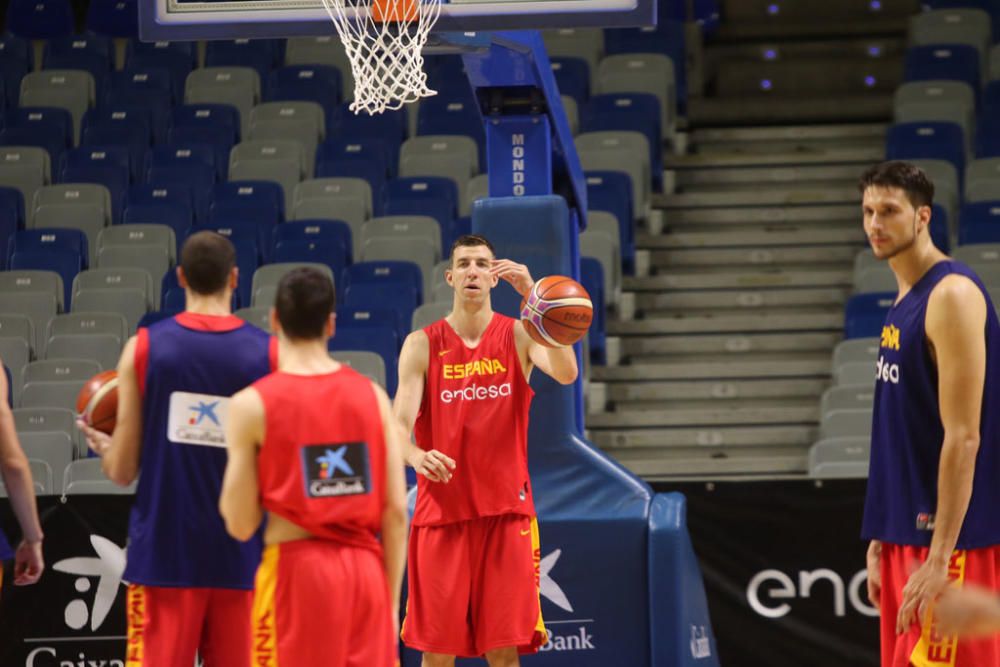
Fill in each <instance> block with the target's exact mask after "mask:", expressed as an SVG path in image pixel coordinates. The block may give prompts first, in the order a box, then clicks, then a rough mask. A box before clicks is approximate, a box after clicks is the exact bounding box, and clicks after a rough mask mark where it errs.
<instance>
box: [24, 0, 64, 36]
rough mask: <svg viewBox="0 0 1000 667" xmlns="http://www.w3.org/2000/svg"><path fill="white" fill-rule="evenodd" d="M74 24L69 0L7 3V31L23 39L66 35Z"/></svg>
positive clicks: (32, 0) (25, 0)
mask: <svg viewBox="0 0 1000 667" xmlns="http://www.w3.org/2000/svg"><path fill="white" fill-rule="evenodd" d="M75 24H76V20H75V19H74V18H73V6H72V4H71V3H70V0H10V2H9V3H8V5H7V32H9V33H11V34H13V35H16V36H18V37H22V38H24V39H52V38H56V37H68V36H69V35H72V34H73V30H74V28H75Z"/></svg>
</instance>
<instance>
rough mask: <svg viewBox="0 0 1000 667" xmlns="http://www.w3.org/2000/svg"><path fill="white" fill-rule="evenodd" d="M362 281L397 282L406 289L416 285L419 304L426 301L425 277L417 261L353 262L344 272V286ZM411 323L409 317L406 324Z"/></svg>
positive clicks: (358, 283)
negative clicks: (424, 291)
mask: <svg viewBox="0 0 1000 667" xmlns="http://www.w3.org/2000/svg"><path fill="white" fill-rule="evenodd" d="M362 283H382V284H385V283H395V284H397V285H402V286H403V288H404V289H406V288H407V287H414V288H415V289H416V299H417V305H418V306H419V305H420V304H421V303H423V302H424V294H423V284H424V277H423V273H421V271H420V267H419V266H418V265H417V264H416V263H415V262H406V261H388V260H386V261H377V262H358V263H356V264H352V265H351V266H350V267H348V269H347V271H345V272H344V287H345V288H346V287H348V286H351V285H360V284H362ZM409 324H410V320H409V319H407V320H406V326H407V327H408V326H409Z"/></svg>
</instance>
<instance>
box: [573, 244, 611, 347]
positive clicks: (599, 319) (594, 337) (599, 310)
mask: <svg viewBox="0 0 1000 667" xmlns="http://www.w3.org/2000/svg"><path fill="white" fill-rule="evenodd" d="M580 284H581V285H583V288H584V289H585V290H587V294H589V295H590V302H591V303H592V304H594V319H593V321H592V322H591V323H590V331H589V332H588V337H589V346H590V350H589V353H590V360H591V361H592V362H594V363H595V364H603V363H606V362H607V358H608V357H607V337H606V336H605V326H606V325H605V294H604V269H603V268H602V267H601V262H600V261H599V260H598V259H596V258H594V257H581V258H580Z"/></svg>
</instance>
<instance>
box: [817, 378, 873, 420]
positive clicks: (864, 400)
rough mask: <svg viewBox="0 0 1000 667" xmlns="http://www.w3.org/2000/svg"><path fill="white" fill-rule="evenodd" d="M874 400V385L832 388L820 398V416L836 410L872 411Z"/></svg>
mask: <svg viewBox="0 0 1000 667" xmlns="http://www.w3.org/2000/svg"><path fill="white" fill-rule="evenodd" d="M874 400H875V385H874V383H869V384H858V385H846V386H843V387H830V388H829V389H827V390H826V391H825V392H823V396H822V397H821V398H820V401H819V414H820V417H822V416H823V415H827V414H829V413H831V412H833V411H834V410H871V409H872V402H873V401H874Z"/></svg>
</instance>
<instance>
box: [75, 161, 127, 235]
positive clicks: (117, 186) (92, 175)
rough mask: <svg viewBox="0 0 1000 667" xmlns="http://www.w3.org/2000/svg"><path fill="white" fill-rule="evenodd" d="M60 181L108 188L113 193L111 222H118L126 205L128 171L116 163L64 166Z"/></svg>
mask: <svg viewBox="0 0 1000 667" xmlns="http://www.w3.org/2000/svg"><path fill="white" fill-rule="evenodd" d="M59 182H60V183H97V184H99V185H103V186H104V187H106V188H107V189H108V193H109V194H110V195H111V222H112V224H118V223H119V222H121V219H122V210H123V209H124V207H125V193H126V192H128V187H129V178H128V171H126V170H125V169H122V168H121V167H119V166H117V165H114V164H107V165H104V166H89V167H69V166H67V167H63V169H62V171H61V172H60V173H59Z"/></svg>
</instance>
